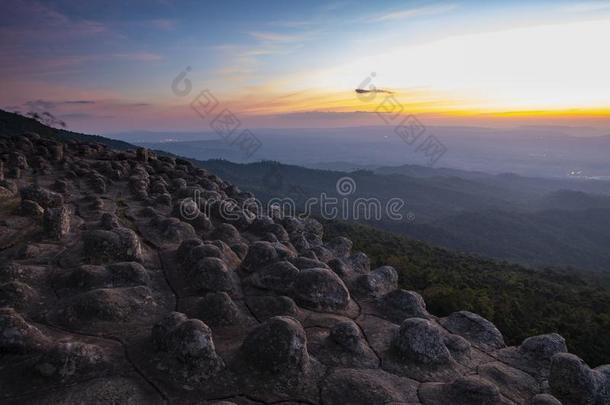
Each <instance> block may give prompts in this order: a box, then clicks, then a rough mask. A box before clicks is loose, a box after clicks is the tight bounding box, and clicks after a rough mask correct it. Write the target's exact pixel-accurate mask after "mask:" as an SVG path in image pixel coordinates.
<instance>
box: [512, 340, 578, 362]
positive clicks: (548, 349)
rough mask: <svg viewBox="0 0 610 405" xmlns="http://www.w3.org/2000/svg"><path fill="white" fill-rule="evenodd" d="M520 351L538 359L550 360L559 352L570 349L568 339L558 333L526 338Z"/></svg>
mask: <svg viewBox="0 0 610 405" xmlns="http://www.w3.org/2000/svg"><path fill="white" fill-rule="evenodd" d="M519 351H520V352H521V353H522V354H523V355H524V356H528V357H533V358H534V359H536V360H542V361H549V360H550V359H551V357H553V356H554V355H555V354H557V353H565V352H567V351H568V348H567V346H566V340H565V339H564V338H563V337H562V336H561V335H559V334H557V333H549V334H546V335H538V336H532V337H529V338H527V339H525V340H524V341H523V342H522V343H521V345H520V346H519Z"/></svg>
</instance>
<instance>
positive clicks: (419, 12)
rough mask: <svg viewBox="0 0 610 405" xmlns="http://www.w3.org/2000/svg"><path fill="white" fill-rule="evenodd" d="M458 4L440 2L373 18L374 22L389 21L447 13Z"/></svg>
mask: <svg viewBox="0 0 610 405" xmlns="http://www.w3.org/2000/svg"><path fill="white" fill-rule="evenodd" d="M457 8H458V6H457V5H456V4H440V5H434V6H424V7H413V8H408V9H404V10H397V11H392V12H390V13H387V14H383V15H380V16H377V17H375V18H373V19H372V20H371V21H372V22H387V21H397V20H405V19H410V18H417V17H426V16H432V15H438V14H445V13H449V12H451V11H454V10H455V9H457Z"/></svg>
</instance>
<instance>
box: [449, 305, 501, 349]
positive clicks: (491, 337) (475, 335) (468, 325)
mask: <svg viewBox="0 0 610 405" xmlns="http://www.w3.org/2000/svg"><path fill="white" fill-rule="evenodd" d="M440 323H441V325H443V326H444V327H445V328H447V329H448V330H449V331H450V332H452V333H455V334H457V335H460V336H462V337H464V338H466V339H467V340H468V341H470V342H471V343H472V344H473V345H475V346H477V347H480V348H482V349H486V350H493V349H500V348H503V347H505V346H506V345H505V344H504V337H503V336H502V334H501V333H500V331H499V330H498V329H497V328H496V327H495V326H494V324H493V323H491V322H489V321H488V320H487V319H485V318H483V317H482V316H480V315H477V314H473V313H472V312H468V311H459V312H454V313H452V314H451V315H449V316H448V317H446V318H442V319H441V320H440Z"/></svg>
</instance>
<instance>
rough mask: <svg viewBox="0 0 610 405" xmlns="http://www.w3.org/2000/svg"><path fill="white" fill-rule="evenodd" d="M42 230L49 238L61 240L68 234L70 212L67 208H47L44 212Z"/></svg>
mask: <svg viewBox="0 0 610 405" xmlns="http://www.w3.org/2000/svg"><path fill="white" fill-rule="evenodd" d="M43 228H44V231H45V233H46V235H47V236H48V237H49V238H51V239H56V240H60V239H63V237H64V236H66V235H67V234H68V232H70V210H69V209H68V208H67V207H60V208H47V209H46V210H45V211H44V216H43Z"/></svg>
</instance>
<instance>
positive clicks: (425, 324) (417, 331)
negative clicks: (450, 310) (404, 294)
mask: <svg viewBox="0 0 610 405" xmlns="http://www.w3.org/2000/svg"><path fill="white" fill-rule="evenodd" d="M392 346H393V348H394V351H395V353H396V355H397V357H398V358H399V359H400V360H403V361H407V362H409V361H413V362H416V363H421V364H432V365H439V364H447V363H449V362H450V361H451V354H450V353H449V350H448V349H447V347H446V346H445V343H444V342H443V336H442V334H441V332H440V330H439V328H438V327H437V326H435V325H434V324H432V322H430V321H428V320H425V319H421V318H409V319H405V321H404V322H403V323H402V324H401V325H400V329H399V330H398V333H397V335H396V336H395V337H394V340H393V341H392Z"/></svg>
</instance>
